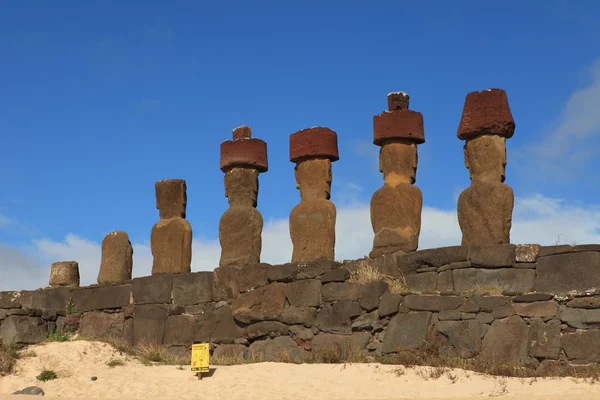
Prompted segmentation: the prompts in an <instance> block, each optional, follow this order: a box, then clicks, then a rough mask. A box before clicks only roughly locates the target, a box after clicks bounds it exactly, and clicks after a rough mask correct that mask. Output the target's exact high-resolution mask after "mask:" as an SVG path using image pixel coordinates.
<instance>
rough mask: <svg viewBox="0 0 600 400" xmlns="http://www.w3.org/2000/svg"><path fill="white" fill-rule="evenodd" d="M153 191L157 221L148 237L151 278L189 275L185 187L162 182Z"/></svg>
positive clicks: (189, 230) (180, 181)
mask: <svg viewBox="0 0 600 400" xmlns="http://www.w3.org/2000/svg"><path fill="white" fill-rule="evenodd" d="M154 187H155V191H156V208H157V209H158V210H159V216H160V220H159V221H158V222H157V223H156V224H155V225H154V226H153V227H152V232H151V234H150V249H151V251H152V255H153V257H154V260H153V263H152V275H155V274H164V273H186V272H190V267H191V262H192V227H191V225H190V223H189V222H188V221H187V220H186V219H185V211H186V204H187V195H186V189H187V188H186V183H185V181H184V180H183V179H165V180H162V181H159V182H156V183H155V185H154Z"/></svg>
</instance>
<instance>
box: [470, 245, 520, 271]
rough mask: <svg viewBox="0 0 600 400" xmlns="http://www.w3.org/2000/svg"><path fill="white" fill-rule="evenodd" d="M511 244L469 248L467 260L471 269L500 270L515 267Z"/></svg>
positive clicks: (513, 246) (514, 253) (514, 254)
mask: <svg viewBox="0 0 600 400" xmlns="http://www.w3.org/2000/svg"><path fill="white" fill-rule="evenodd" d="M515 249H516V246H515V245H513V244H501V245H485V246H471V248H470V249H469V250H470V251H469V258H470V261H471V264H472V265H473V267H484V268H485V267H487V268H502V267H512V266H513V265H515V259H516V252H515Z"/></svg>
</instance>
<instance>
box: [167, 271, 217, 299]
mask: <svg viewBox="0 0 600 400" xmlns="http://www.w3.org/2000/svg"><path fill="white" fill-rule="evenodd" d="M211 301H213V273H212V272H192V273H189V274H175V275H173V304H175V305H178V306H187V305H192V304H202V303H209V302H211Z"/></svg>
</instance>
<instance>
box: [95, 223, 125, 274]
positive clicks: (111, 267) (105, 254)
mask: <svg viewBox="0 0 600 400" xmlns="http://www.w3.org/2000/svg"><path fill="white" fill-rule="evenodd" d="M132 268H133V247H132V246H131V242H130V241H129V236H128V235H127V233H126V232H121V231H118V232H111V233H109V234H108V235H106V236H105V237H104V240H102V259H101V261H100V272H99V273H98V283H100V284H108V283H121V282H125V281H128V280H130V279H131V272H132Z"/></svg>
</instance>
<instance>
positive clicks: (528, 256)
mask: <svg viewBox="0 0 600 400" xmlns="http://www.w3.org/2000/svg"><path fill="white" fill-rule="evenodd" d="M540 247H541V246H540V245H539V244H518V245H517V247H516V248H515V259H516V261H517V262H518V263H534V262H536V261H537V258H538V254H539V252H540Z"/></svg>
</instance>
